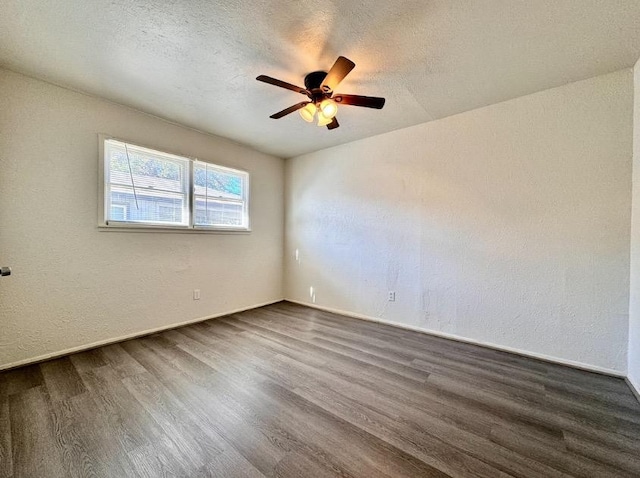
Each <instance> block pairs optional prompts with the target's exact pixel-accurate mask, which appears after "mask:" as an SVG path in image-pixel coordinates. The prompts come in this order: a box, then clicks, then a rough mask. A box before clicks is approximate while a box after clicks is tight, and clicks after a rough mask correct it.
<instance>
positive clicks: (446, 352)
mask: <svg viewBox="0 0 640 478" xmlns="http://www.w3.org/2000/svg"><path fill="white" fill-rule="evenodd" d="M85 476H86V477H118V478H122V477H130V476H131V477H134V476H143V477H163V476H176V477H213V476H215V477H225V478H229V477H262V476H266V477H314V478H320V477H331V476H339V477H367V478H370V477H392V478H398V477H447V476H450V477H467V476H468V477H490V478H496V477H497V478H500V477H510V476H513V477H545V478H549V477H569V476H577V477H585V478H587V477H588V478H593V477H609V476H610V477H614V476H615V477H638V476H640V404H639V403H638V401H637V400H636V399H635V397H634V396H633V395H632V393H631V391H630V390H629V388H628V386H627V385H626V383H625V382H624V381H623V380H622V379H616V378H612V377H606V376H603V375H598V374H594V373H589V372H583V371H578V370H575V369H571V368H567V367H562V366H559V365H554V364H549V363H545V362H541V361H537V360H533V359H528V358H523V357H520V356H517V355H512V354H508V353H504V352H498V351H494V350H489V349H486V348H481V347H476V346H473V345H467V344H462V343H458V342H453V341H449V340H445V339H440V338H436V337H431V336H428V335H424V334H420V333H416V332H410V331H405V330H402V329H398V328H394V327H389V326H385V325H381V324H375V323H369V322H364V321H360V320H356V319H351V318H346V317H342V316H339V315H335V314H330V313H327V312H322V311H318V310H314V309H309V308H306V307H302V306H298V305H295V304H291V303H288V302H281V303H278V304H274V305H271V306H267V307H262V308H260V309H255V310H251V311H247V312H243V313H239V314H234V315H230V316H227V317H223V318H219V319H213V320H210V321H207V322H203V323H199V324H195V325H190V326H187V327H183V328H179V329H175V330H171V331H167V332H163V333H159V334H155V335H152V336H148V337H145V338H140V339H135V340H129V341H127V342H122V343H119V344H116V345H109V346H106V347H101V348H98V349H94V350H91V351H88V352H83V353H78V354H74V355H71V356H68V357H64V358H60V359H56V360H51V361H48V362H44V363H41V364H39V365H32V366H28V367H23V368H20V369H16V370H12V371H8V372H1V373H0V477H4V478H18V477H20V478H22V477H25V478H37V477H46V478H54V477H85Z"/></svg>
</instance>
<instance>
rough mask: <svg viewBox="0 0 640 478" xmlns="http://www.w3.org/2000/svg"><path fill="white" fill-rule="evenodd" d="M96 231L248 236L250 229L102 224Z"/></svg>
mask: <svg viewBox="0 0 640 478" xmlns="http://www.w3.org/2000/svg"><path fill="white" fill-rule="evenodd" d="M98 231H100V232H143V233H148V232H160V233H174V234H176V233H177V234H250V233H251V229H244V228H243V229H232V228H228V229H227V228H224V229H214V228H211V229H207V228H195V229H192V228H188V227H163V226H139V225H135V226H124V225H118V226H107V225H104V224H100V225H98Z"/></svg>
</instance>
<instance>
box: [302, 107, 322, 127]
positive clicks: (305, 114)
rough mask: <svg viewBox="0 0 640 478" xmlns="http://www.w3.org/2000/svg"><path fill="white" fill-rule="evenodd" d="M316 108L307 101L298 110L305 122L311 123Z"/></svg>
mask: <svg viewBox="0 0 640 478" xmlns="http://www.w3.org/2000/svg"><path fill="white" fill-rule="evenodd" d="M317 110H318V108H317V107H316V105H314V104H313V103H309V104H308V105H307V106H305V107H304V108H302V109H301V110H300V116H302V119H303V120H305V121H306V122H307V123H313V117H314V116H315V115H316V111H317Z"/></svg>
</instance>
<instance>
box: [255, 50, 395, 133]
mask: <svg viewBox="0 0 640 478" xmlns="http://www.w3.org/2000/svg"><path fill="white" fill-rule="evenodd" d="M355 66H356V64H355V63H354V62H352V61H351V60H349V59H347V58H345V57H344V56H339V57H338V59H337V60H336V62H335V63H334V64H333V66H332V67H331V69H330V70H329V72H328V73H327V72H326V71H314V72H312V73H309V74H308V75H307V76H305V77H304V86H305V88H301V87H299V86H296V85H292V84H291V83H287V82H286V81H282V80H277V79H275V78H271V77H270V76H265V75H260V76H258V77H257V78H256V80H258V81H263V82H265V83H269V84H270V85H275V86H279V87H280V88H286V89H287V90H292V91H295V92H296V93H301V94H303V95H306V96H307V97H308V98H309V100H308V101H302V102H300V103H298V104H295V105H293V106H289V107H288V108H285V109H284V110H282V111H278V112H277V113H275V114H272V115H271V116H270V118H273V119H280V118H282V117H283V116H286V115H288V114H289V113H293V112H294V111H298V110H300V116H302V119H304V120H305V121H307V122H309V123H311V122H313V120H314V118H315V117H316V115H317V119H318V126H326V127H327V128H328V129H335V128H337V127H338V126H340V124H338V120H337V119H336V113H337V112H338V105H350V106H364V107H366V108H376V109H382V107H383V106H384V101H385V100H384V98H378V97H376V96H359V95H343V94H340V93H334V89H335V87H336V86H338V84H339V83H340V82H341V81H342V80H344V78H345V77H346V76H347V75H348V74H349V72H350V71H351V70H353V68H354V67H355Z"/></svg>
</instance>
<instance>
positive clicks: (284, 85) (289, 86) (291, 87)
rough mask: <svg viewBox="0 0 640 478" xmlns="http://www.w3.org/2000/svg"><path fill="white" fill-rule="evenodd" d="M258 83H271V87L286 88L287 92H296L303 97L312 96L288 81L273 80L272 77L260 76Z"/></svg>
mask: <svg viewBox="0 0 640 478" xmlns="http://www.w3.org/2000/svg"><path fill="white" fill-rule="evenodd" d="M256 80H258V81H262V82H264V83H269V84H270V85H274V86H279V87H280V88H286V89H287V90H291V91H295V92H296V93H302V94H303V95H307V96H311V93H309V91H307V90H306V89H304V88H301V87H299V86H296V85H292V84H291V83H287V82H286V81H282V80H278V79H276V78H271V77H270V76H266V75H260V76H258V77H257V78H256Z"/></svg>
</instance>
